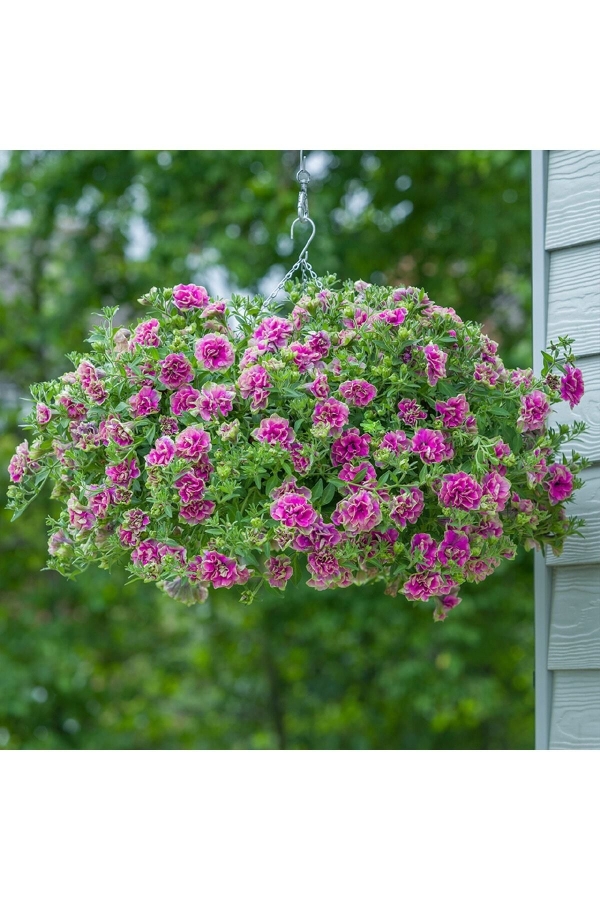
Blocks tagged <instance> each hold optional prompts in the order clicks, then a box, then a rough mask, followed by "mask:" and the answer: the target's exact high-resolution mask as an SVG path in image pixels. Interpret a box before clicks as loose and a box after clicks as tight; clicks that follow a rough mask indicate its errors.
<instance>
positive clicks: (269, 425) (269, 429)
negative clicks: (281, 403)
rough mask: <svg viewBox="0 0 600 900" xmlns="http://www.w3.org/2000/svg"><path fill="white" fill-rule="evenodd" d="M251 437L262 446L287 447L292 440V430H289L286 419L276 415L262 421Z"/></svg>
mask: <svg viewBox="0 0 600 900" xmlns="http://www.w3.org/2000/svg"><path fill="white" fill-rule="evenodd" d="M252 437H253V438H254V439H255V440H257V441H260V442H261V443H263V444H280V445H281V446H282V447H289V445H290V444H291V442H292V441H293V440H294V430H293V428H290V423H289V421H288V420H287V419H284V418H282V417H281V416H278V415H276V414H274V415H272V416H270V417H269V418H268V419H262V420H261V422H260V424H259V426H258V428H255V429H254V431H253V432H252Z"/></svg>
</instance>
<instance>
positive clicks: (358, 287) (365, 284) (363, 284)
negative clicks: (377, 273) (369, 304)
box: [354, 281, 371, 294]
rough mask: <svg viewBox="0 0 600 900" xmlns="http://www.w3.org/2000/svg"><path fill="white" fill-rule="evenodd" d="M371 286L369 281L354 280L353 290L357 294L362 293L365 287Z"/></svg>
mask: <svg viewBox="0 0 600 900" xmlns="http://www.w3.org/2000/svg"><path fill="white" fill-rule="evenodd" d="M370 287H371V283H370V282H369V281H355V282H354V290H355V291H356V293H357V294H364V293H365V291H366V290H367V288H370Z"/></svg>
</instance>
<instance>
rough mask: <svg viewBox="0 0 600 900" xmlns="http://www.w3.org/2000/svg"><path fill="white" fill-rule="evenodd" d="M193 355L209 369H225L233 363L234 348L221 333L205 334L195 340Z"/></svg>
mask: <svg viewBox="0 0 600 900" xmlns="http://www.w3.org/2000/svg"><path fill="white" fill-rule="evenodd" d="M194 356H195V357H196V359H197V360H198V362H199V363H200V365H201V366H202V367H203V368H205V369H208V370H209V371H215V370H217V369H218V370H220V371H225V370H226V369H229V368H230V367H231V366H232V365H233V361H234V359H235V350H234V349H233V347H232V345H231V344H230V342H229V341H228V340H227V338H226V337H225V336H224V335H222V334H206V335H204V337H201V338H200V340H199V341H196V347H195V349H194Z"/></svg>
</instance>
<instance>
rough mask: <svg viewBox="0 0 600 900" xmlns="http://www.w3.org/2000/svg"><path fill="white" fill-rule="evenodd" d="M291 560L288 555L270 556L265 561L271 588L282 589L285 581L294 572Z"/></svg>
mask: <svg viewBox="0 0 600 900" xmlns="http://www.w3.org/2000/svg"><path fill="white" fill-rule="evenodd" d="M291 563H292V561H291V559H290V558H289V557H288V556H271V557H269V559H268V560H267V562H266V569H267V572H268V573H269V574H268V576H267V581H268V582H269V584H270V585H271V587H272V588H279V590H281V591H283V590H284V589H285V586H286V584H287V582H288V581H289V580H290V578H291V577H292V575H293V574H294V570H293V568H292V564H291Z"/></svg>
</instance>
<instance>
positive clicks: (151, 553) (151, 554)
mask: <svg viewBox="0 0 600 900" xmlns="http://www.w3.org/2000/svg"><path fill="white" fill-rule="evenodd" d="M160 549H161V545H160V544H159V542H158V541H155V540H154V538H148V539H147V540H145V541H142V542H141V544H139V545H138V546H137V547H136V548H135V550H134V551H133V553H132V554H131V561H132V563H134V564H135V565H138V566H149V565H151V564H152V563H158V562H160V559H161V555H160Z"/></svg>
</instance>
